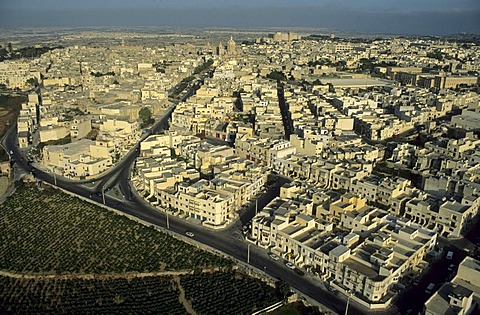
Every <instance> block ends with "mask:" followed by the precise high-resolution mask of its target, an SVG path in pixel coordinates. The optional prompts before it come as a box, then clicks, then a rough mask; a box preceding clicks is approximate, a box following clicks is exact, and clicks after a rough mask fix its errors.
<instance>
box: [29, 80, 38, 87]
mask: <svg viewBox="0 0 480 315" xmlns="http://www.w3.org/2000/svg"><path fill="white" fill-rule="evenodd" d="M27 83H28V84H30V85H31V86H33V87H36V86H38V80H37V78H29V79H28V80H27Z"/></svg>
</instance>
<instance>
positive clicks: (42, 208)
mask: <svg viewBox="0 0 480 315" xmlns="http://www.w3.org/2000/svg"><path fill="white" fill-rule="evenodd" d="M0 230H1V231H2V233H0V269H2V270H7V271H14V272H20V273H56V274H60V273H87V274H92V273H93V274H98V273H122V272H156V271H164V270H193V269H194V268H211V267H220V268H222V267H230V266H231V265H232V261H230V260H227V259H224V258H222V257H220V256H217V255H214V254H210V253H208V252H206V251H204V250H202V249H200V248H198V247H196V246H193V245H190V244H187V243H185V242H183V241H180V240H178V239H176V238H174V237H172V236H170V235H168V234H165V233H160V232H158V231H157V230H155V229H154V228H149V227H146V226H144V225H141V224H138V223H136V222H133V221H131V220H130V219H128V218H126V217H123V216H120V215H117V214H115V213H113V212H110V211H108V210H106V209H103V208H100V207H97V206H95V205H91V204H89V203H86V202H84V201H82V200H80V199H78V198H76V197H72V196H70V195H67V194H64V193H62V192H60V191H58V190H55V189H53V188H50V187H47V188H46V189H45V190H43V191H39V190H37V189H36V188H29V187H20V188H17V191H16V192H15V193H14V194H13V195H12V196H11V197H9V198H8V199H7V200H6V201H5V202H4V203H3V204H1V205H0Z"/></svg>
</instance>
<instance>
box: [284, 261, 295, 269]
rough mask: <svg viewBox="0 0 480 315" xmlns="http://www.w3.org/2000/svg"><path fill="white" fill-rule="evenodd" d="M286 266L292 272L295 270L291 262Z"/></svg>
mask: <svg viewBox="0 0 480 315" xmlns="http://www.w3.org/2000/svg"><path fill="white" fill-rule="evenodd" d="M285 266H287V268H289V269H292V270H294V269H295V265H294V264H292V263H291V262H288V261H287V262H286V263H285Z"/></svg>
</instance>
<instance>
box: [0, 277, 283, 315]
mask: <svg viewBox="0 0 480 315" xmlns="http://www.w3.org/2000/svg"><path fill="white" fill-rule="evenodd" d="M0 287H1V288H2V291H0V313H2V314H5V313H7V314H8V313H14V314H18V313H22V314H40V313H41V314H45V313H53V314H79V313H81V314H85V313H91V314H93V313H95V314H99V313H102V314H105V313H109V314H111V313H121V314H147V313H154V314H186V313H189V314H251V313H252V312H253V311H255V310H258V309H262V308H264V307H266V306H269V305H271V304H273V303H276V302H278V301H279V300H280V299H279V298H278V297H277V296H276V295H275V292H274V289H273V288H271V287H269V286H268V285H266V284H264V283H263V282H261V281H259V280H255V279H253V278H250V277H248V276H245V275H243V274H240V273H236V272H215V273H203V274H195V275H193V274H192V275H184V276H180V278H178V276H151V277H149V276H147V277H133V278H132V277H129V278H93V279H64V278H61V277H59V278H52V279H45V278H42V279H35V278H31V279H26V278H11V277H2V276H0Z"/></svg>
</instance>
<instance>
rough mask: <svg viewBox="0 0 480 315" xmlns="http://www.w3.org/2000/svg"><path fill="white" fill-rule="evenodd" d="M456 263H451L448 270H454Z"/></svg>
mask: <svg viewBox="0 0 480 315" xmlns="http://www.w3.org/2000/svg"><path fill="white" fill-rule="evenodd" d="M455 267H456V266H455V265H454V264H450V266H448V268H447V270H448V271H453V269H455Z"/></svg>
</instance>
